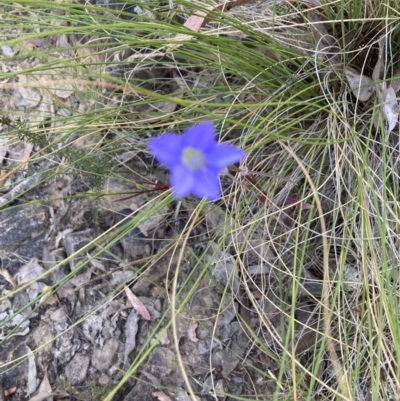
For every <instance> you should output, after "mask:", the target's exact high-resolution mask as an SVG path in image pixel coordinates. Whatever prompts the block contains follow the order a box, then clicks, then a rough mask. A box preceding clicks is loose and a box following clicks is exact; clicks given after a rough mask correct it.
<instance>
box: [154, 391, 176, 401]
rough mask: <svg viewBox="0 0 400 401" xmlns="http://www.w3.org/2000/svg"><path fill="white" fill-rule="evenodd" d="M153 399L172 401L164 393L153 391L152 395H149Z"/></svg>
mask: <svg viewBox="0 0 400 401" xmlns="http://www.w3.org/2000/svg"><path fill="white" fill-rule="evenodd" d="M151 395H152V396H153V397H157V399H158V401H172V400H171V398H170V397H168V396H167V395H166V394H165V393H164V392H162V391H155V392H154V393H151Z"/></svg>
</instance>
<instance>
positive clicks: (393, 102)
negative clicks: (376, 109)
mask: <svg viewBox="0 0 400 401" xmlns="http://www.w3.org/2000/svg"><path fill="white" fill-rule="evenodd" d="M383 96H384V99H385V103H384V104H383V105H382V111H383V115H384V116H385V118H386V121H387V123H388V133H389V134H390V133H391V132H392V131H393V130H394V127H395V126H396V124H397V121H398V120H399V105H398V103H397V97H396V93H395V91H394V89H393V88H388V89H385V90H384V91H383Z"/></svg>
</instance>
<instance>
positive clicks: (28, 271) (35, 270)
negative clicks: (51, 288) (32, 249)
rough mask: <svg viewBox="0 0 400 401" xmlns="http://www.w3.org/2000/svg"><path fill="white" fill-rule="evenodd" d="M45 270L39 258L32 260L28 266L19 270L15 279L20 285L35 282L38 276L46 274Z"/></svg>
mask: <svg viewBox="0 0 400 401" xmlns="http://www.w3.org/2000/svg"><path fill="white" fill-rule="evenodd" d="M44 271H45V270H44V269H43V267H42V266H40V264H39V262H38V258H36V257H35V258H32V259H31V260H30V261H29V262H28V263H27V264H26V265H23V266H21V267H20V268H19V270H18V272H17V273H16V274H15V278H16V280H17V283H18V284H19V285H21V284H25V283H28V282H30V281H32V280H35V279H36V278H37V277H38V276H40V275H41V274H43V273H44Z"/></svg>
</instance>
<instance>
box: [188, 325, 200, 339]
mask: <svg viewBox="0 0 400 401" xmlns="http://www.w3.org/2000/svg"><path fill="white" fill-rule="evenodd" d="M197 327H198V324H197V322H196V321H194V320H192V321H191V322H190V324H189V328H188V331H187V334H188V337H189V340H190V341H193V342H194V343H197V341H199V339H198V338H197V336H196V329H197Z"/></svg>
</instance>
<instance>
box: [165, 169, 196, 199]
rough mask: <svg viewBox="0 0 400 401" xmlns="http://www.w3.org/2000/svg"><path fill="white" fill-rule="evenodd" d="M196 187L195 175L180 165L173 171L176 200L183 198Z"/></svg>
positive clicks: (173, 189) (172, 184)
mask: <svg viewBox="0 0 400 401" xmlns="http://www.w3.org/2000/svg"><path fill="white" fill-rule="evenodd" d="M194 186H196V183H195V179H194V177H193V174H192V173H191V172H190V171H189V170H188V169H187V168H186V167H184V166H181V165H178V166H176V167H174V168H173V169H172V171H171V187H172V192H173V194H174V196H175V197H176V198H183V197H185V196H187V195H189V194H190V193H191V192H192V189H193V187H194Z"/></svg>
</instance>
